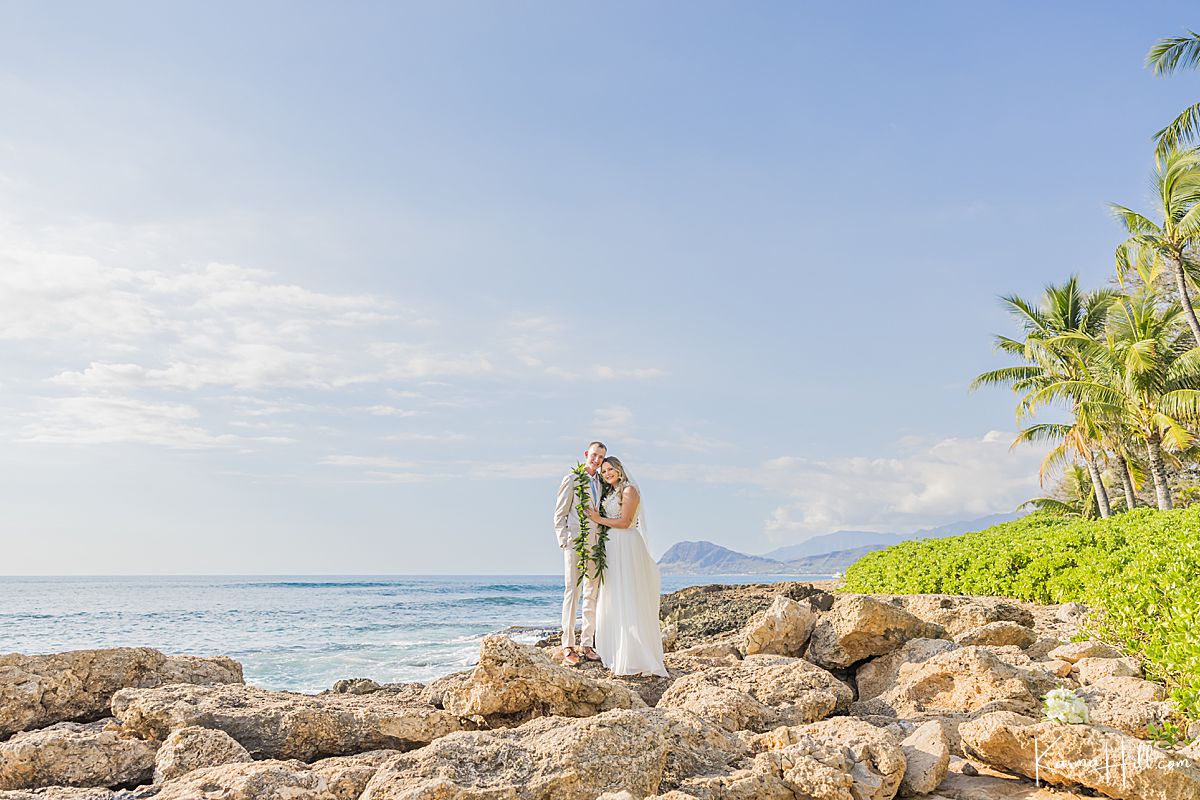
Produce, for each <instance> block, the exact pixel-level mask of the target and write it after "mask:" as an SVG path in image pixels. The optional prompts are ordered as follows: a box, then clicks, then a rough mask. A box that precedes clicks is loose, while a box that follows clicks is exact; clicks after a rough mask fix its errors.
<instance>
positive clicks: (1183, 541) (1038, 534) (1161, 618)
mask: <svg viewBox="0 0 1200 800" xmlns="http://www.w3.org/2000/svg"><path fill="white" fill-rule="evenodd" d="M842 591H846V592H887V593H899V594H978V595H1004V596H1007V597H1014V598H1017V599H1020V600H1032V601H1036V602H1040V603H1065V602H1069V601H1072V600H1075V601H1079V602H1082V603H1086V604H1088V605H1089V606H1090V607H1091V608H1092V610H1093V614H1092V615H1091V616H1090V617H1089V622H1088V633H1089V634H1090V635H1092V636H1095V637H1096V638H1099V639H1102V640H1104V641H1106V642H1109V643H1110V644H1114V645H1116V646H1118V647H1120V648H1122V649H1123V650H1125V651H1126V652H1128V653H1130V654H1131V655H1134V656H1136V657H1138V658H1140V659H1141V660H1142V661H1143V662H1144V664H1145V672H1146V677H1147V678H1148V679H1150V680H1156V681H1161V682H1163V683H1164V684H1166V686H1167V687H1168V688H1169V689H1170V690H1171V695H1172V697H1173V698H1174V699H1175V700H1176V701H1177V702H1178V703H1179V707H1180V710H1181V711H1182V712H1183V713H1184V714H1186V715H1187V716H1189V717H1192V718H1200V505H1195V506H1192V507H1190V508H1186V509H1178V510H1175V511H1156V510H1152V509H1138V510H1136V511H1133V512H1130V513H1127V514H1119V515H1117V516H1115V517H1112V518H1110V519H1107V520H1081V519H1070V518H1064V517H1056V516H1051V515H1049V514H1044V513H1036V514H1030V515H1029V516H1027V517H1023V518H1022V519H1019V520H1016V521H1014V522H1006V523H1004V524H1002V525H997V526H995V527H992V528H988V529H987V530H982V531H978V532H976V533H968V534H964V535H962V536H955V537H952V538H948V539H925V540H918V541H909V542H903V543H901V544H898V545H896V546H894V547H889V548H887V549H886V550H878V551H876V552H873V553H868V554H867V555H866V556H863V557H862V558H861V559H859V560H858V561H857V562H855V564H854V565H853V566H851V567H850V568H849V569H848V570H847V571H846V579H845V583H844V585H843V587H842Z"/></svg>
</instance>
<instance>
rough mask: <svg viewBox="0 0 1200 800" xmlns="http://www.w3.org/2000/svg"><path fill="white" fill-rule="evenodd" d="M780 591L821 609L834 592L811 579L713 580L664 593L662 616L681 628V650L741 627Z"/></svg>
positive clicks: (678, 645)
mask: <svg viewBox="0 0 1200 800" xmlns="http://www.w3.org/2000/svg"><path fill="white" fill-rule="evenodd" d="M780 595H783V596H784V597H788V598H790V599H792V600H796V601H808V602H809V603H810V604H811V605H812V607H813V608H814V609H819V610H828V609H829V607H830V606H831V605H832V603H833V595H831V594H829V593H828V592H826V591H823V590H821V589H818V588H816V587H815V586H813V585H812V584H811V583H787V582H785V583H773V584H739V585H721V584H712V585H708V586H689V587H687V588H685V589H680V590H679V591H677V592H672V593H671V594H668V595H664V596H663V598H662V602H661V603H660V605H659V616H660V618H661V620H662V622H664V623H666V624H674V625H675V627H676V630H678V631H679V633H678V638H677V640H676V644H675V649H677V650H681V649H685V648H688V647H691V646H692V645H694V644H698V643H701V642H705V641H708V640H709V639H711V638H713V637H716V636H719V635H720V634H723V633H733V632H736V631H740V630H741V629H742V628H743V627H745V625H746V623H747V622H749V620H750V618H751V617H753V616H754V615H755V614H757V613H759V612H760V611H763V610H764V609H766V608H767V607H768V606H770V605H771V603H773V602H774V601H775V598H776V597H778V596H780Z"/></svg>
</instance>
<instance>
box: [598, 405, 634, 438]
mask: <svg viewBox="0 0 1200 800" xmlns="http://www.w3.org/2000/svg"><path fill="white" fill-rule="evenodd" d="M632 421H633V411H631V410H630V409H629V408H627V407H626V406H608V407H607V408H597V409H596V411H595V413H594V414H593V415H592V426H593V427H595V428H596V430H597V431H598V432H599V433H600V434H602V435H604V436H612V435H613V434H616V433H621V432H623V431H625V430H626V429H627V428H628V427H629V424H630V423H631V422H632Z"/></svg>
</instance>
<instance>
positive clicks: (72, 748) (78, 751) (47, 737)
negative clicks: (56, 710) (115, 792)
mask: <svg viewBox="0 0 1200 800" xmlns="http://www.w3.org/2000/svg"><path fill="white" fill-rule="evenodd" d="M107 727H108V726H106V724H105V723H103V722H96V723H91V724H82V723H77V722H61V723H59V724H57V725H52V726H50V727H48V728H42V729H41V730H36V731H30V732H28V733H18V734H16V735H15V736H13V737H12V738H11V739H9V740H8V741H7V742H4V743H3V744H0V789H34V788H38V787H43V786H80V787H89V786H90V787H96V786H100V787H104V786H107V787H113V788H117V787H122V786H137V785H139V784H142V783H148V782H149V781H150V776H151V774H152V773H153V772H154V751H155V749H156V747H157V746H156V745H155V744H154V743H151V742H145V741H142V740H141V739H136V738H132V737H127V736H122V735H121V733H120V732H119V731H116V730H108V729H106V728H107Z"/></svg>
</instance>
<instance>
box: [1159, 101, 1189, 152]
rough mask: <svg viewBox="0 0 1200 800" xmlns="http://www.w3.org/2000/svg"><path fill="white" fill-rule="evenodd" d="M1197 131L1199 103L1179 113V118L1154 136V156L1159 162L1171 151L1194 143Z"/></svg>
mask: <svg viewBox="0 0 1200 800" xmlns="http://www.w3.org/2000/svg"><path fill="white" fill-rule="evenodd" d="M1197 131H1200V103H1195V104H1193V105H1190V106H1188V107H1187V108H1185V109H1184V110H1183V111H1181V112H1179V116H1177V117H1175V119H1173V120H1171V121H1170V123H1168V124H1167V126H1166V127H1165V128H1163V129H1162V130H1160V131H1159V132H1158V133H1156V134H1154V153H1155V156H1156V157H1157V158H1158V159H1159V160H1162V159H1165V158H1166V155H1167V153H1169V152H1170V151H1171V150H1174V149H1177V148H1179V147H1180V146H1182V145H1185V144H1189V143H1191V142H1194V141H1195V140H1196V134H1197Z"/></svg>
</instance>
